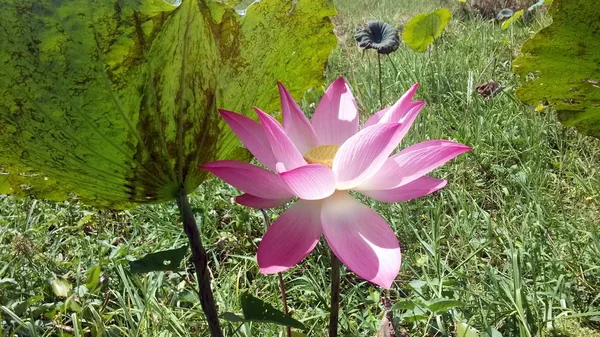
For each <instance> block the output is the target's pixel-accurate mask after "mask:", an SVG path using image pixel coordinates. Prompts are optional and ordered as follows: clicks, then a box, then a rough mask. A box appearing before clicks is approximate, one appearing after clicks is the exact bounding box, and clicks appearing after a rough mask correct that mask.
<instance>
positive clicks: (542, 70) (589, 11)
mask: <svg viewBox="0 0 600 337" xmlns="http://www.w3.org/2000/svg"><path fill="white" fill-rule="evenodd" d="M550 13H551V15H552V24H550V25H549V26H548V27H546V28H544V29H542V30H541V31H539V32H538V33H537V34H536V35H535V36H533V37H532V38H531V39H529V40H528V41H526V42H525V44H523V47H522V48H521V53H522V56H521V57H519V58H517V59H516V60H515V61H514V68H513V70H514V72H516V73H517V74H519V75H520V77H521V86H520V87H519V88H517V97H518V98H519V99H520V100H521V101H523V102H525V103H528V104H533V105H537V104H538V103H540V102H542V103H545V102H547V103H549V104H550V105H551V106H553V107H554V109H555V110H556V112H557V113H558V118H559V119H560V121H561V122H562V123H563V124H564V125H566V126H573V127H575V128H577V130H579V131H580V132H582V133H584V134H587V135H590V136H593V137H596V138H600V58H599V57H598V55H600V20H598V18H599V17H600V6H598V3H597V1H594V0H581V1H569V0H555V1H554V2H553V3H552V7H551V9H550Z"/></svg>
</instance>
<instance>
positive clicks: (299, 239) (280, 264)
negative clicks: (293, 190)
mask: <svg viewBox="0 0 600 337" xmlns="http://www.w3.org/2000/svg"><path fill="white" fill-rule="evenodd" d="M320 216H321V201H307V200H298V201H297V202H296V203H295V204H294V205H292V207H290V208H289V209H288V210H286V211H285V212H283V214H282V215H281V216H280V217H279V218H278V219H277V220H276V221H275V222H274V223H273V224H272V225H271V227H269V228H268V229H267V233H265V235H264V236H263V238H262V241H261V242H260V245H259V246H258V255H257V260H258V266H259V267H260V272H261V273H263V274H273V273H278V272H281V271H284V270H287V269H290V268H291V267H293V266H294V265H295V264H297V263H298V262H300V261H302V259H304V258H305V257H306V255H308V254H309V253H310V252H311V251H312V250H313V249H314V248H315V246H316V245H317V243H318V242H319V238H320V237H321V232H322V229H321V219H320Z"/></svg>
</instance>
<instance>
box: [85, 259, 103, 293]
mask: <svg viewBox="0 0 600 337" xmlns="http://www.w3.org/2000/svg"><path fill="white" fill-rule="evenodd" d="M100 272H101V269H100V265H99V264H97V265H95V266H93V267H91V268H90V269H88V270H87V271H86V273H85V286H86V288H87V289H88V290H89V291H94V290H95V289H96V287H98V284H99V283H100Z"/></svg>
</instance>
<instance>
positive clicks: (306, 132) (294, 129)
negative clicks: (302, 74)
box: [277, 82, 317, 154]
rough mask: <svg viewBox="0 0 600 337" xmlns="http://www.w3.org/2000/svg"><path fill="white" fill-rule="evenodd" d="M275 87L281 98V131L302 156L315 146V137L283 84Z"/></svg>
mask: <svg viewBox="0 0 600 337" xmlns="http://www.w3.org/2000/svg"><path fill="white" fill-rule="evenodd" d="M277 85H278V86H279V96H281V112H282V114H283V129H284V130H285V133H286V134H287V135H288V137H290V139H291V140H292V142H293V143H294V144H296V146H297V147H298V150H299V151H300V153H302V154H304V153H306V152H308V150H310V149H312V148H313V147H316V146H317V135H316V134H315V130H313V127H312V125H310V122H309V121H308V118H306V116H305V115H304V112H302V110H301V109H300V107H299V106H298V104H297V103H296V101H294V99H293V98H292V95H290V93H289V92H288V91H287V89H286V88H285V87H284V86H283V84H281V83H279V82H277Z"/></svg>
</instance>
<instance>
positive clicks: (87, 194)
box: [0, 0, 336, 208]
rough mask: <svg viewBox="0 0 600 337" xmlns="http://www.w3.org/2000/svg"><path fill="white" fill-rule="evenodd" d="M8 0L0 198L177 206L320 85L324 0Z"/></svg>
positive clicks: (330, 40)
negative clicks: (243, 122)
mask: <svg viewBox="0 0 600 337" xmlns="http://www.w3.org/2000/svg"><path fill="white" fill-rule="evenodd" d="M172 2H173V3H175V4H171V3H169V2H166V1H163V0H137V1H136V0H132V1H118V2H115V1H109V0H98V1H87V0H40V1H31V0H0V68H1V69H2V72H3V74H2V76H0V92H1V95H0V97H1V98H0V193H9V194H16V195H35V196H37V197H40V198H47V199H51V200H64V199H67V198H77V199H80V200H83V201H85V202H88V203H90V204H93V205H96V206H100V207H115V208H122V207H127V206H129V205H131V204H132V203H133V204H135V203H147V202H157V201H165V200H171V199H173V198H174V197H175V196H176V195H177V191H178V190H179V189H180V188H181V187H182V186H183V187H185V189H186V191H188V192H191V191H193V190H194V189H195V188H196V187H197V186H198V184H199V183H200V182H201V181H202V180H203V179H204V178H205V177H206V174H205V173H204V172H203V171H202V170H200V169H199V168H198V165H200V164H203V163H205V162H208V161H211V160H215V159H224V158H232V159H233V158H240V157H241V156H243V155H245V153H246V152H245V151H244V150H243V149H242V148H241V147H240V145H239V143H238V142H237V140H236V138H235V137H234V136H233V134H232V133H231V131H230V130H229V128H228V127H227V126H226V125H225V123H224V122H223V121H222V119H221V118H220V116H219V114H218V112H217V108H223V109H228V110H233V111H236V112H240V113H245V114H248V115H252V109H251V108H252V106H260V107H261V108H263V109H264V110H267V111H274V110H276V109H277V108H278V104H279V103H278V95H277V85H276V82H277V81H278V80H279V81H281V82H282V83H284V84H285V85H286V87H287V88H288V89H289V90H290V91H291V92H292V94H293V95H296V96H298V95H300V94H302V93H303V92H305V91H306V90H307V89H309V88H311V87H314V86H318V85H320V84H321V83H322V80H323V70H324V66H325V63H326V61H327V57H328V55H329V52H330V51H331V50H332V49H333V48H334V47H335V45H336V40H335V36H334V35H333V33H332V28H333V27H332V24H331V22H330V20H329V16H331V15H334V14H335V9H334V8H333V5H332V3H331V2H330V1H329V0H299V1H294V2H290V1H287V0H263V1H261V2H259V3H255V4H252V5H251V6H250V7H249V8H248V10H247V12H246V15H244V16H241V15H239V14H237V13H236V12H235V10H233V9H232V8H231V7H229V6H227V5H225V4H223V3H219V2H216V1H209V0H183V1H172Z"/></svg>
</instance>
